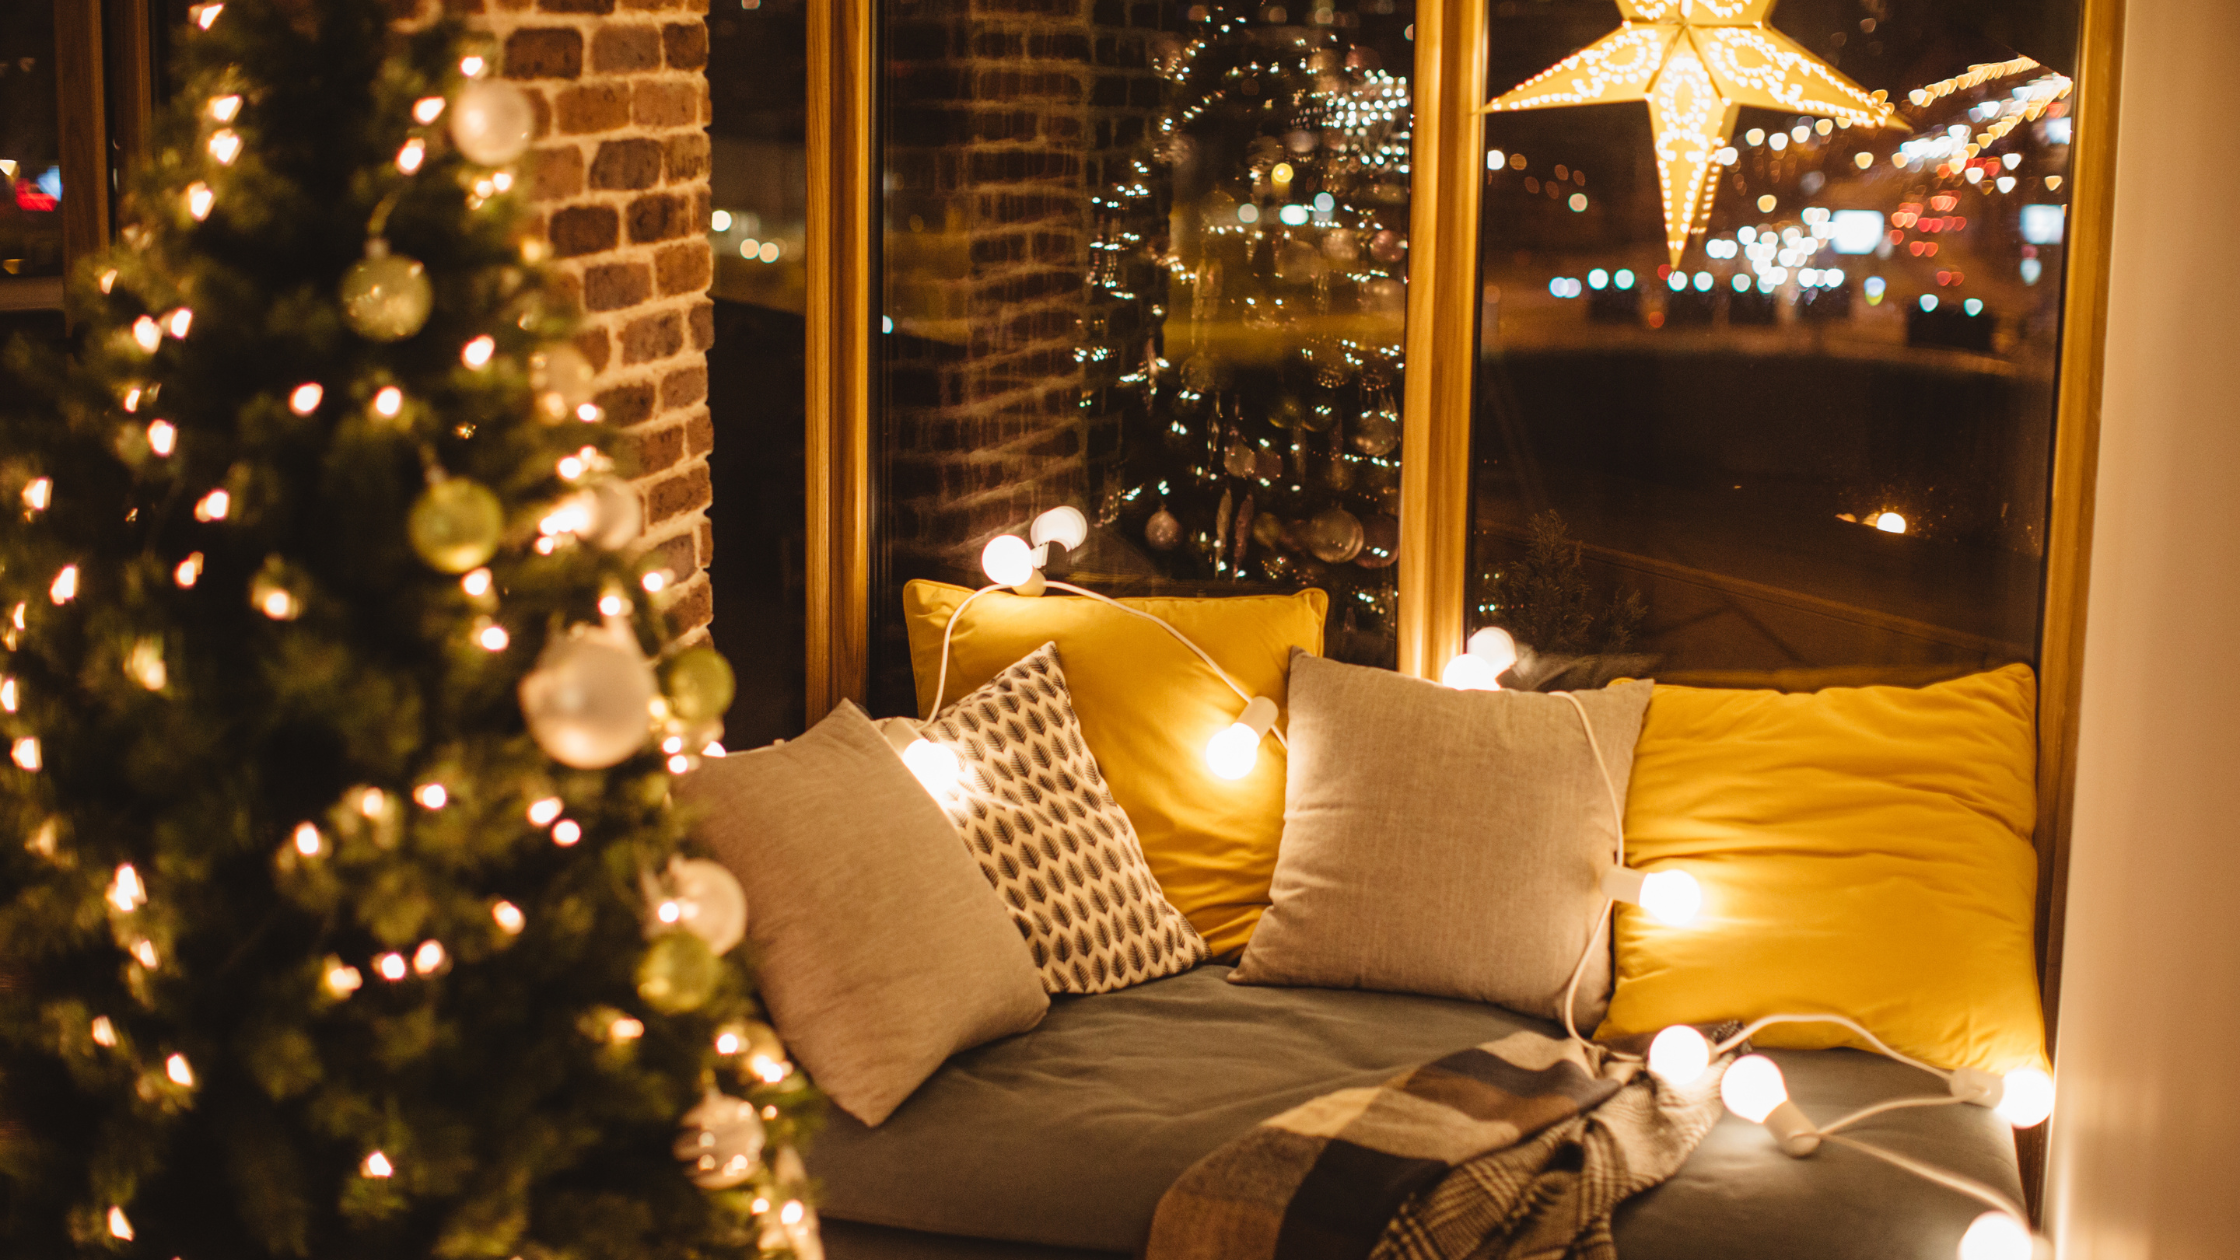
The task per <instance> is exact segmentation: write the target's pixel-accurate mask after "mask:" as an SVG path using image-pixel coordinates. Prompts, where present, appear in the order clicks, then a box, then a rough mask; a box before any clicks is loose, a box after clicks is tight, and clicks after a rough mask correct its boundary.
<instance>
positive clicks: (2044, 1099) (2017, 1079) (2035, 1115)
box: [1992, 1067, 2053, 1129]
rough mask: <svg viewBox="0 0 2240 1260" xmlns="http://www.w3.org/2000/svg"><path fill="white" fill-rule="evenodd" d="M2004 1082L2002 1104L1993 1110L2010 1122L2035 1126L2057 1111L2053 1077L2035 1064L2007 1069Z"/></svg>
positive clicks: (2021, 1127) (2000, 1100)
mask: <svg viewBox="0 0 2240 1260" xmlns="http://www.w3.org/2000/svg"><path fill="white" fill-rule="evenodd" d="M2004 1084H2005V1088H2004V1089H2003V1090H2002V1091H2001V1092H2000V1095H1999V1105H1998V1106H1996V1107H1993V1108H1992V1110H1993V1111H1996V1112H1997V1113H1999V1118H2000V1119H2002V1120H2004V1121H2006V1122H2007V1123H2008V1124H2011V1125H2013V1126H2014V1127H2015V1128H2018V1129H2028V1128H2034V1127H2036V1126H2037V1125H2040V1124H2044V1123H2045V1121H2046V1117H2048V1116H2050V1115H2052V1114H2053V1078H2052V1077H2050V1076H2047V1075H2046V1074H2045V1073H2044V1072H2041V1071H2039V1070H2038V1069H2037V1068H2034V1067H2026V1068H2017V1069H2015V1070H2014V1071H2012V1072H2009V1073H2007V1079H2006V1081H2005V1083H2004Z"/></svg>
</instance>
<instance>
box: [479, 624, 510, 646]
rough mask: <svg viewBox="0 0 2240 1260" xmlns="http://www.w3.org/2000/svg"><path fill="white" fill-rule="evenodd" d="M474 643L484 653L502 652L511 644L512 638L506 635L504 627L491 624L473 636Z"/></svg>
mask: <svg viewBox="0 0 2240 1260" xmlns="http://www.w3.org/2000/svg"><path fill="white" fill-rule="evenodd" d="M474 641H475V642H476V643H477V644H479V645H480V646H481V648H482V650H483V651H485V652H503V651H505V650H506V645H507V644H509V643H512V642H513V636H512V635H509V634H507V633H506V628H505V627H504V626H501V625H496V624H492V625H487V626H484V627H483V628H482V629H481V631H480V632H478V633H477V634H476V635H475V637H474Z"/></svg>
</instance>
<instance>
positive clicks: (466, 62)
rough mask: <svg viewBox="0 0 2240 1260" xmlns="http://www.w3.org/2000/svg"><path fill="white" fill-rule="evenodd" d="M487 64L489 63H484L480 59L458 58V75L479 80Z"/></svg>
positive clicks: (472, 57) (470, 57) (473, 57)
mask: <svg viewBox="0 0 2240 1260" xmlns="http://www.w3.org/2000/svg"><path fill="white" fill-rule="evenodd" d="M489 64H490V63H489V62H487V61H484V60H483V59H482V58H480V57H475V56H466V57H461V58H459V73H461V74H463V75H465V76H467V77H468V78H470V79H479V78H481V77H482V72H483V70H484V69H485V68H487V67H488V66H489Z"/></svg>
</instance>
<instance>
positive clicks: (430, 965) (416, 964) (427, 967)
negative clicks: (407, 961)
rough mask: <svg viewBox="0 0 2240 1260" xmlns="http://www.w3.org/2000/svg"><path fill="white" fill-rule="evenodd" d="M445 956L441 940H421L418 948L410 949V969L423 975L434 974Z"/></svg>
mask: <svg viewBox="0 0 2240 1260" xmlns="http://www.w3.org/2000/svg"><path fill="white" fill-rule="evenodd" d="M446 957H447V956H446V955H445V954H444V952H443V943H442V942H441V941H432V940H431V941H422V942H420V948H418V949H416V950H413V951H412V969H413V970H414V971H417V972H419V973H420V974H421V975H423V976H428V975H434V974H435V973H436V971H437V970H438V969H439V968H441V967H442V966H443V964H444V962H445V961H446Z"/></svg>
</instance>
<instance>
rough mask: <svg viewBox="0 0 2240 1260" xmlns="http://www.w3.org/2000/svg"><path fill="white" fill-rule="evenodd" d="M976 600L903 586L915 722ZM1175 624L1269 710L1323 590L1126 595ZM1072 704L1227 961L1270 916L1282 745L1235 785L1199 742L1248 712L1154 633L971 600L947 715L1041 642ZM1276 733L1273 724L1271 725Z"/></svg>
mask: <svg viewBox="0 0 2240 1260" xmlns="http://www.w3.org/2000/svg"><path fill="white" fill-rule="evenodd" d="M971 593H972V592H970V591H968V590H966V589H964V588H963V587H959V586H948V585H944V584H942V583H939V582H924V581H919V582H911V583H910V584H909V585H908V586H906V587H905V588H904V589H903V594H902V606H903V614H904V620H905V622H906V624H907V625H908V627H909V632H910V665H911V669H912V670H913V672H914V673H915V674H916V675H917V683H918V712H919V715H920V716H921V717H923V716H928V715H930V713H931V710H932V705H933V689H934V680H935V678H936V677H937V676H938V675H939V674H940V672H941V632H942V628H943V627H944V626H946V625H948V623H949V615H950V614H951V613H953V612H955V611H956V609H957V606H958V605H959V604H960V603H962V602H963V601H964V598H965V597H966V596H967V595H970V594H971ZM1122 602H1123V603H1125V604H1127V605H1129V606H1130V607H1134V608H1140V609H1142V610H1143V611H1145V612H1148V613H1152V614H1155V615H1157V616H1160V617H1164V618H1166V619H1167V620H1168V621H1170V622H1173V623H1174V625H1175V626H1176V627H1177V628H1178V629H1180V630H1181V631H1182V632H1183V633H1184V634H1186V635H1189V636H1190V638H1191V639H1192V640H1194V641H1195V642H1196V643H1197V644H1198V646H1199V647H1202V648H1204V649H1205V651H1206V654H1207V655H1209V656H1211V657H1213V659H1214V660H1216V661H1218V662H1220V663H1221V668H1223V669H1225V670H1227V671H1228V672H1229V676H1230V677H1232V678H1234V679H1236V680H1237V685H1238V686H1240V687H1243V688H1244V689H1245V690H1246V691H1248V692H1251V693H1252V694H1254V695H1261V696H1266V697H1268V698H1269V699H1271V700H1273V701H1275V702H1276V704H1277V706H1278V707H1279V708H1281V707H1282V706H1283V705H1284V703H1285V696H1284V681H1285V679H1286V677H1287V676H1288V675H1289V672H1290V663H1291V649H1292V648H1294V647H1300V648H1305V649H1306V650H1307V651H1309V652H1313V653H1315V654H1316V655H1318V656H1319V655H1321V653H1322V621H1323V614H1324V613H1325V612H1327V611H1328V610H1329V606H1330V601H1329V597H1328V596H1326V595H1324V594H1323V593H1322V592H1321V591H1316V590H1308V591H1300V592H1299V593H1297V594H1295V595H1246V596H1236V597H1232V598H1226V599H1128V600H1123V601H1122ZM1053 641H1054V642H1056V643H1057V645H1058V660H1059V661H1060V662H1061V663H1062V664H1063V665H1064V667H1065V671H1066V685H1067V686H1068V687H1069V688H1071V689H1072V692H1073V708H1074V712H1075V713H1077V714H1078V715H1079V716H1080V718H1081V734H1082V737H1083V738H1084V739H1086V740H1088V741H1089V751H1090V752H1092V753H1094V754H1096V758H1097V765H1098V766H1099V767H1100V768H1101V769H1102V770H1103V771H1104V776H1105V780H1106V782H1107V783H1109V784H1110V785H1111V787H1112V795H1113V799H1115V800H1117V801H1119V802H1120V808H1121V809H1123V810H1125V811H1127V815H1128V821H1130V822H1132V823H1134V824H1135V828H1136V836H1137V838H1138V839H1140V840H1141V841H1142V843H1143V855H1144V858H1145V859H1146V860H1147V861H1148V862H1149V863H1150V865H1151V873H1152V875H1153V876H1155V877H1156V878H1157V879H1158V881H1159V887H1160V888H1161V889H1162V890H1163V891H1164V892H1165V893H1166V894H1167V900H1168V901H1171V902H1173V903H1174V906H1175V908H1176V909H1178V910H1180V911H1182V913H1183V914H1184V915H1186V916H1188V917H1189V919H1190V922H1191V925H1192V926H1194V927H1196V928H1197V929H1198V933H1199V935H1201V936H1203V937H1205V939H1206V945H1207V947H1208V948H1209V949H1211V950H1212V951H1213V953H1214V954H1215V955H1216V956H1219V955H1224V954H1235V953H1236V952H1237V951H1239V950H1241V949H1243V948H1244V943H1245V941H1246V940H1248V939H1250V938H1251V936H1252V928H1253V925H1254V924H1256V923H1258V922H1259V921H1260V912H1261V911H1263V910H1265V909H1267V907H1268V881H1269V879H1270V878H1271V877H1273V875H1274V874H1275V869H1276V846H1277V845H1278V844H1279V843H1280V842H1281V841H1282V839H1283V769H1284V754H1283V748H1282V746H1281V745H1279V744H1277V743H1276V742H1275V740H1273V739H1266V740H1262V741H1261V744H1260V760H1259V763H1258V764H1257V765H1256V766H1254V767H1253V770H1252V773H1250V774H1248V775H1246V776H1245V777H1244V778H1242V779H1238V780H1235V781H1231V780H1227V779H1219V778H1215V777H1214V775H1213V773H1212V771H1210V770H1208V769H1207V768H1206V758H1205V747H1206V741H1207V740H1209V739H1211V738H1213V736H1214V735H1215V733H1217V732H1219V731H1221V730H1223V729H1226V728H1227V727H1228V726H1229V725H1230V724H1231V723H1233V722H1235V721H1236V720H1237V714H1238V713H1239V712H1240V711H1242V710H1243V708H1244V702H1243V701H1242V700H1239V699H1237V694H1236V693H1235V692H1233V691H1231V690H1229V688H1228V687H1227V686H1225V685H1224V684H1223V683H1222V682H1221V680H1220V679H1219V678H1217V677H1215V676H1214V673H1213V671H1211V670H1209V669H1207V668H1206V667H1205V664H1204V663H1203V662H1201V661H1200V660H1198V658H1197V657H1196V656H1193V655H1192V654H1191V652H1190V650H1189V649H1188V648H1186V647H1184V646H1182V645H1181V644H1180V643H1177V642H1175V640H1174V638H1173V636H1171V635H1169V634H1168V633H1167V632H1166V631H1165V630H1162V629H1160V628H1159V627H1158V626H1156V625H1153V624H1152V623H1151V622H1148V621H1145V620H1144V619H1143V618H1141V617H1134V616H1130V615H1129V614H1127V613H1124V612H1121V611H1120V610H1118V609H1116V608H1110V607H1107V606H1105V605H1103V604H1100V603H1098V602H1096V601H1095V600H1090V599H1084V598H1082V597H1080V596H1078V595H1059V594H1056V593H1051V594H1048V595H1041V596H1033V597H1029V596H1023V595H1014V594H1012V593H1011V592H1009V591H991V592H989V593H988V594H986V595H982V596H981V597H980V598H978V599H976V600H973V601H972V606H971V607H969V608H967V609H965V611H964V615H963V616H962V617H960V618H958V619H957V628H956V633H955V635H954V636H953V637H952V638H951V640H950V645H949V646H950V660H949V680H948V686H947V687H946V688H944V690H943V694H942V700H941V702H942V703H943V704H948V703H950V702H952V701H954V700H956V699H957V698H958V697H959V696H962V695H965V694H966V693H968V692H970V691H971V690H972V689H973V688H975V687H978V686H980V685H981V684H982V683H985V682H987V681H988V680H989V679H990V678H993V677H994V676H995V675H996V674H997V672H998V671H1000V670H1002V669H1003V668H1005V667H1006V666H1008V665H1010V664H1011V663H1012V662H1014V661H1016V660H1018V659H1019V658H1020V657H1022V656H1025V655H1026V654H1027V653H1029V652H1032V651H1034V650H1035V649H1036V648H1038V647H1040V646H1042V645H1043V644H1045V643H1049V642H1053ZM1276 725H1277V728H1278V729H1283V727H1284V721H1283V720H1282V719H1280V718H1279V719H1278V721H1277V723H1276Z"/></svg>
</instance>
